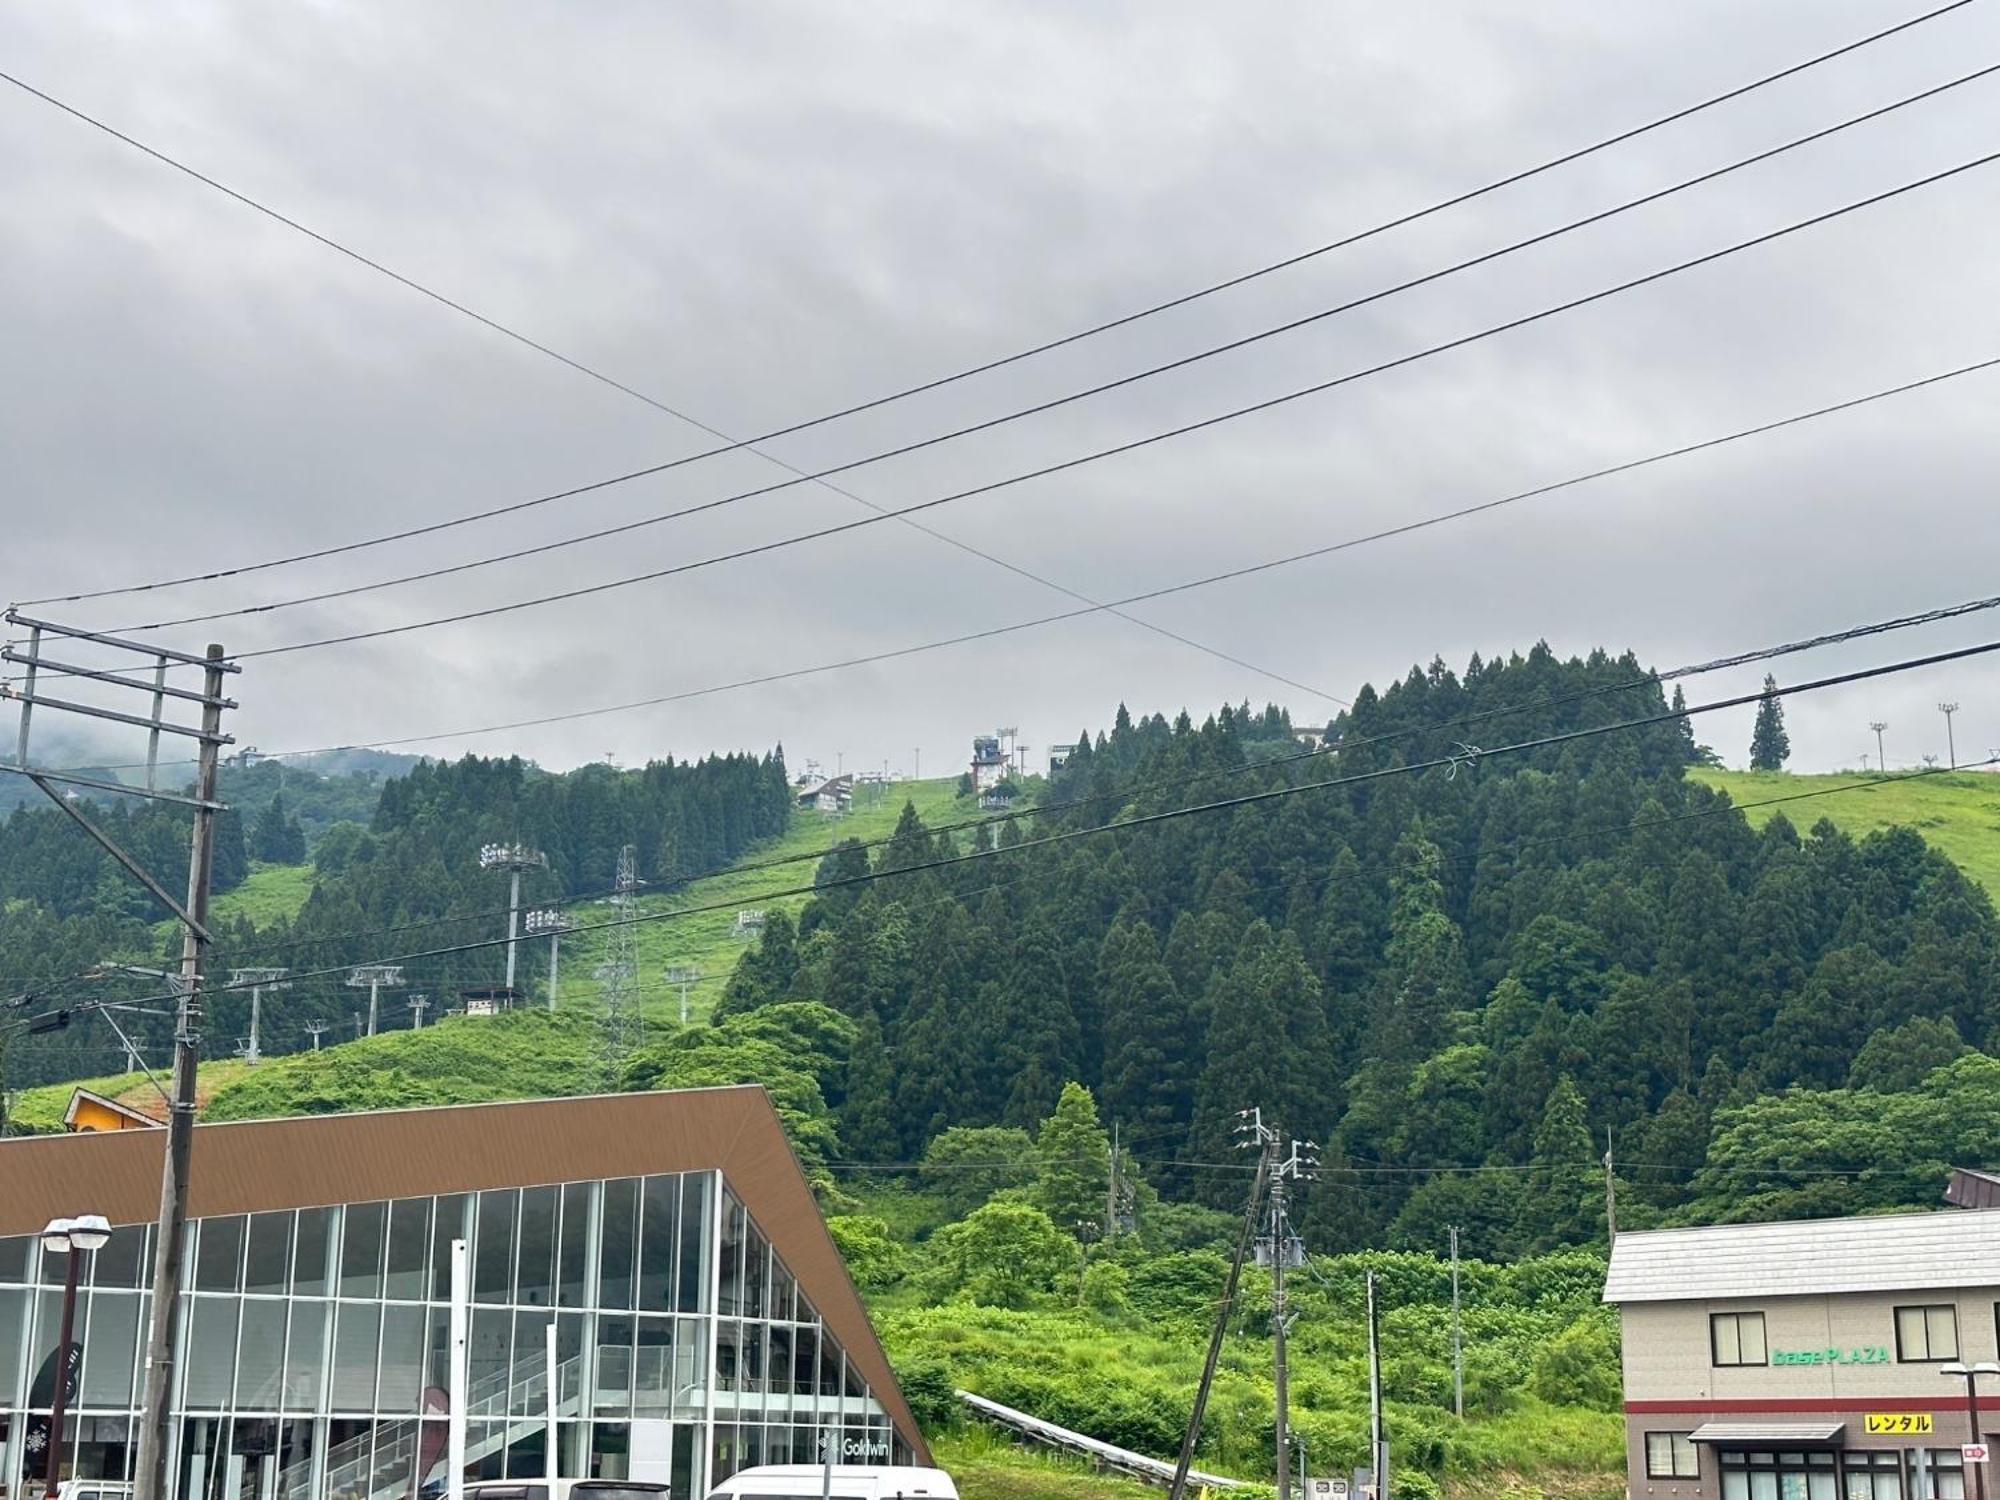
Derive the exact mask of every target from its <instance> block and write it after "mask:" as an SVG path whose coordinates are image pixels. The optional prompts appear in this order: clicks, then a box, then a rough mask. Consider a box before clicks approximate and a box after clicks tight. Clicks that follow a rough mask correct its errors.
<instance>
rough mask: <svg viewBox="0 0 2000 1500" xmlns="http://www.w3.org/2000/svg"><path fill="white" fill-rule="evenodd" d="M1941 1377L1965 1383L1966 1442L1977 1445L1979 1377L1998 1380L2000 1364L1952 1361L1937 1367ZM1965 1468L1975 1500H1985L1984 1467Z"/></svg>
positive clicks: (1981, 1465)
mask: <svg viewBox="0 0 2000 1500" xmlns="http://www.w3.org/2000/svg"><path fill="white" fill-rule="evenodd" d="M1938 1373H1939V1374H1941V1375H1952V1376H1956V1377H1957V1378H1958V1379H1960V1380H1963V1381H1964V1382H1965V1422H1966V1433H1967V1436H1966V1439H1965V1440H1966V1441H1967V1442H1968V1443H1977V1442H1979V1441H1981V1438H1980V1436H1979V1377H1980V1376H1982V1375H1992V1376H1994V1377H1996V1378H2000V1364H1995V1363H1994V1362H1993V1361H1992V1360H1990V1359H1982V1360H1981V1361H1980V1362H1979V1363H1978V1364H1976V1365H1968V1364H1963V1363H1961V1362H1960V1361H1958V1360H1953V1361H1952V1362H1951V1363H1950V1364H1948V1365H1940V1366H1938ZM1965 1467H1966V1468H1968V1469H1970V1470H1972V1483H1973V1488H1974V1493H1975V1495H1976V1497H1977V1500H1986V1465H1984V1464H1975V1463H1971V1462H1968V1463H1967V1464H1966V1465H1965Z"/></svg>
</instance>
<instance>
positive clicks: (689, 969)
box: [667, 964, 701, 1026]
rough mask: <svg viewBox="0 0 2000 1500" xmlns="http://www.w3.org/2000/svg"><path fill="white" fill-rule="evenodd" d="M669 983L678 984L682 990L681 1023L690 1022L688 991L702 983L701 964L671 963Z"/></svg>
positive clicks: (668, 971)
mask: <svg viewBox="0 0 2000 1500" xmlns="http://www.w3.org/2000/svg"><path fill="white" fill-rule="evenodd" d="M667 983H668V984H672V985H678V986H679V987H680V992H681V1025H683V1026H685V1025H687V1023H688V991H689V990H690V989H692V988H693V987H694V986H695V985H697V984H699V983H701V965H700V964H669V965H668V966H667Z"/></svg>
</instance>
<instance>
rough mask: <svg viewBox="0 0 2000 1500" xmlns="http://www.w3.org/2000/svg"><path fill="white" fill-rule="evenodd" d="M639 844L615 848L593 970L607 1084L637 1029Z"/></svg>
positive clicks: (614, 1080) (611, 1081)
mask: <svg viewBox="0 0 2000 1500" xmlns="http://www.w3.org/2000/svg"><path fill="white" fill-rule="evenodd" d="M644 884H645V882H644V881H642V880H641V879H640V878H639V847H638V845H636V844H627V845H626V846H625V847H624V848H623V849H620V850H619V851H618V879H617V880H616V881H615V882H614V883H613V890H612V895H611V898H610V905H611V911H612V920H611V923H610V931H609V933H608V934H607V935H606V939H605V956H604V962H603V963H601V964H599V965H598V966H597V969H596V974H597V980H598V983H599V984H600V985H602V986H603V989H604V1032H603V1037H602V1068H603V1073H604V1078H605V1083H606V1086H607V1087H614V1086H615V1085H616V1084H617V1081H618V1069H619V1067H620V1066H621V1065H622V1064H623V1063H624V1061H625V1059H626V1058H627V1057H629V1056H630V1055H631V1053H632V1047H633V1044H634V1043H635V1042H636V1041H637V1040H638V1032H639V1011H638V1006H639V997H638V993H637V992H638V984H639V957H638V950H637V948H636V947H635V946H634V945H633V941H632V917H633V914H634V909H635V907H636V906H637V903H638V892H639V887H640V886H642V885H644Z"/></svg>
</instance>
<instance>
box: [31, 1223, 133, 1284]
mask: <svg viewBox="0 0 2000 1500" xmlns="http://www.w3.org/2000/svg"><path fill="white" fill-rule="evenodd" d="M5 1243H6V1242H5V1241H0V1245H4V1244H5ZM152 1243H153V1236H152V1234H151V1232H150V1231H149V1230H148V1229H147V1227H146V1226H145V1225H144V1224H121V1225H119V1227H118V1228H116V1229H114V1230H112V1231H111V1242H110V1243H109V1244H107V1245H106V1246H105V1247H104V1248H103V1249H102V1250H99V1251H97V1252H95V1253H94V1254H93V1255H92V1256H91V1257H90V1276H91V1281H92V1283H93V1284H94V1285H96V1286H109V1287H138V1286H150V1285H151V1284H152V1279H153V1266H152V1261H151V1260H150V1258H149V1257H148V1255H147V1251H148V1250H150V1249H151V1248H152ZM18 1279H19V1278H18V1277H10V1276H9V1275H7V1273H6V1272H5V1270H4V1269H0V1281H10V1280H18Z"/></svg>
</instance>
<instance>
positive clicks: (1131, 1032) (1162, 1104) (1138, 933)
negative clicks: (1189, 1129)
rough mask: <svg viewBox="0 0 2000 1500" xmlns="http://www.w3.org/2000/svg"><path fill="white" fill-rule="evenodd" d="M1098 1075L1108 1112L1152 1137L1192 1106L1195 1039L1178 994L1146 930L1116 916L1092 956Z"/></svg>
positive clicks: (1182, 1122)
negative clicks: (1099, 1015) (1100, 1030)
mask: <svg viewBox="0 0 2000 1500" xmlns="http://www.w3.org/2000/svg"><path fill="white" fill-rule="evenodd" d="M1097 997H1098V1004H1099V1006H1100V1007H1101V1008H1102V1010H1103V1015H1104V1079H1103V1083H1102V1084H1101V1085H1100V1089H1099V1091H1100V1092H1101V1093H1102V1094H1103V1096H1104V1108H1105V1110H1106V1111H1107V1112H1108V1113H1109V1114H1110V1115H1111V1116H1112V1118H1114V1119H1116V1120H1118V1121H1120V1122H1121V1123H1123V1124H1124V1125H1125V1127H1126V1128H1127V1129H1129V1130H1132V1131H1134V1132H1143V1133H1144V1134H1145V1135H1146V1136H1147V1137H1149V1138H1154V1137H1158V1136H1162V1135H1165V1134H1169V1133H1171V1132H1172V1131H1173V1130H1174V1128H1175V1127H1177V1126H1178V1127H1183V1128H1184V1127H1185V1126H1186V1125H1187V1122H1188V1119H1189V1116H1190V1115H1191V1114H1192V1112H1193V1109H1194V1069H1195V1057H1196V1055H1197V1048H1196V1044H1197V1041H1198V1038H1197V1037H1195V1036H1194V1035H1193V1030H1194V1027H1193V1017H1192V1016H1191V1015H1190V1013H1189V1008H1188V1003H1187V1000H1186V998H1185V997H1184V996H1183V995H1182V994H1181V991H1180V988H1179V986H1177V985H1176V984H1175V983H1174V977H1173V975H1172V974H1170V973H1168V972H1167V966H1166V964H1165V963H1164V962H1163V961H1162V960H1161V958H1160V949H1159V944H1158V943H1157V942H1156V941H1155V940H1154V937H1153V929H1152V928H1150V927H1148V926H1147V925H1146V924H1145V923H1144V922H1120V923H1119V924H1118V925H1117V926H1115V927H1113V928H1112V929H1111V931H1110V932H1109V933H1108V934H1107V935H1106V936H1105V939H1104V946H1103V948H1102V950H1101V951H1100V952H1099V955H1098V966H1097Z"/></svg>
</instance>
